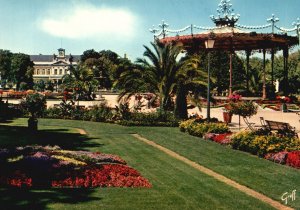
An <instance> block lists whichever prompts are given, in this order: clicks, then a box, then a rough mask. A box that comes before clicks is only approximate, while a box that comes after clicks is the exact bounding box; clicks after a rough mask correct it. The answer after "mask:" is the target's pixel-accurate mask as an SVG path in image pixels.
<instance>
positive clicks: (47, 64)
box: [30, 48, 80, 84]
mask: <svg viewBox="0 0 300 210" xmlns="http://www.w3.org/2000/svg"><path fill="white" fill-rule="evenodd" d="M30 59H31V60H32V61H33V63H34V73H33V81H34V82H35V83H36V82H39V81H41V80H43V81H44V82H48V81H51V82H53V83H54V84H60V83H61V80H62V77H63V76H64V75H66V74H69V73H70V72H69V67H70V65H71V62H72V65H73V66H76V65H77V63H78V61H79V60H80V55H71V54H70V55H66V54H65V49H62V48H59V49H58V55H56V54H53V55H41V54H40V55H30Z"/></svg>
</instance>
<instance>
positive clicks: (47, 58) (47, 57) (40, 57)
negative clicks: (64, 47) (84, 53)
mask: <svg viewBox="0 0 300 210" xmlns="http://www.w3.org/2000/svg"><path fill="white" fill-rule="evenodd" d="M56 56H57V55H56ZM72 56H73V61H74V62H78V61H79V60H80V55H72ZM69 58H70V55H66V60H67V61H69ZM30 59H31V61H33V62H53V61H54V60H53V55H30Z"/></svg>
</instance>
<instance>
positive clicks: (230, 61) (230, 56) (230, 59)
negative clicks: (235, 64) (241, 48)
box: [229, 51, 233, 96]
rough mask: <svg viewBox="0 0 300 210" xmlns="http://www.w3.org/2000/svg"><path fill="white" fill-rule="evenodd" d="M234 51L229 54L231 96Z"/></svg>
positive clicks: (230, 92)
mask: <svg viewBox="0 0 300 210" xmlns="http://www.w3.org/2000/svg"><path fill="white" fill-rule="evenodd" d="M232 54H233V53H232V51H230V53H229V66H230V67H229V96H231V95H232Z"/></svg>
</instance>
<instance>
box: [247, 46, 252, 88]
mask: <svg viewBox="0 0 300 210" xmlns="http://www.w3.org/2000/svg"><path fill="white" fill-rule="evenodd" d="M250 55H251V50H246V87H247V92H249V70H250V65H249V60H250Z"/></svg>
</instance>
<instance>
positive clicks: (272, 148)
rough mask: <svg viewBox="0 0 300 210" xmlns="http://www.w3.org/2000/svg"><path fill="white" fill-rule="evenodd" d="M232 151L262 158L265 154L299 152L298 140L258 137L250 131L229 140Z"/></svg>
mask: <svg viewBox="0 0 300 210" xmlns="http://www.w3.org/2000/svg"><path fill="white" fill-rule="evenodd" d="M231 141H232V142H231V145H232V148H233V149H238V150H242V151H246V152H250V153H252V154H255V155H259V156H264V155H265V154H267V153H276V152H281V151H294V150H300V139H298V138H290V137H280V136H275V135H269V136H258V135H255V133H253V132H250V131H243V132H240V133H237V134H235V135H234V136H233V137H232V138H231Z"/></svg>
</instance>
